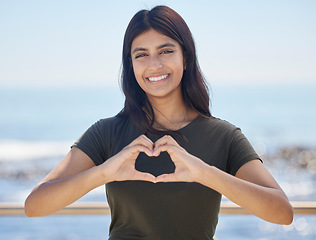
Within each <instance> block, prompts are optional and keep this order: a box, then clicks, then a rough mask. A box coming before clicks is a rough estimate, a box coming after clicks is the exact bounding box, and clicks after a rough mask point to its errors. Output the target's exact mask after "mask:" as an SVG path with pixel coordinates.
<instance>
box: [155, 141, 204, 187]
mask: <svg viewBox="0 0 316 240" xmlns="http://www.w3.org/2000/svg"><path fill="white" fill-rule="evenodd" d="M161 152H168V153H169V155H170V158H171V160H172V161H173V163H174V164H175V167H176V168H175V171H174V173H170V174H162V175H160V176H158V177H157V178H156V182H198V181H199V176H200V174H201V173H200V172H201V169H203V165H204V164H205V163H204V162H203V161H201V160H200V159H199V158H197V157H195V156H193V155H191V154H189V153H188V152H187V151H186V150H185V149H184V148H182V147H181V146H179V144H178V143H177V142H176V141H175V140H174V139H173V138H172V137H171V136H163V137H162V138H160V139H159V140H157V141H156V142H155V148H154V152H153V156H158V155H159V154H160V153H161Z"/></svg>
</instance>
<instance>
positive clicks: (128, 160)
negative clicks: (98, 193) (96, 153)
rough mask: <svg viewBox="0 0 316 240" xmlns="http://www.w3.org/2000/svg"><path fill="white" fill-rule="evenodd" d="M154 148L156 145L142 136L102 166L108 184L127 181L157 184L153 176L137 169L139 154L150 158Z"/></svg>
mask: <svg viewBox="0 0 316 240" xmlns="http://www.w3.org/2000/svg"><path fill="white" fill-rule="evenodd" d="M153 146H154V144H153V142H152V141H151V140H150V139H149V138H147V137H146V136H145V135H141V136H139V137H138V138H136V139H135V140H134V141H133V142H131V143H130V144H129V145H127V146H126V147H124V148H123V149H122V150H121V151H120V152H119V153H117V154H116V155H115V156H113V157H111V158H110V159H108V160H107V161H105V162H104V163H103V164H102V165H103V166H102V165H101V166H102V167H104V173H105V174H104V175H105V177H106V178H107V179H108V182H112V181H126V180H140V181H149V182H156V178H155V176H153V175H152V174H150V173H143V172H140V171H137V170H136V169H135V162H136V158H137V157H138V155H139V153H140V152H144V153H145V154H147V155H148V156H152V154H153Z"/></svg>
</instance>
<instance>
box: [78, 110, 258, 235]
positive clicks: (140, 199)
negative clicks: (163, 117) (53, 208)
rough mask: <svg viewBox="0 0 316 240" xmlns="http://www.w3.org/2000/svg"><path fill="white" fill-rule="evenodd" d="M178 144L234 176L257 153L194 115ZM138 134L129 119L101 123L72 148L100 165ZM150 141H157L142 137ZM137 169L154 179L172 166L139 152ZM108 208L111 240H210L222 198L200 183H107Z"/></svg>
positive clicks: (234, 132) (235, 134) (236, 134)
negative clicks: (79, 150) (149, 174)
mask: <svg viewBox="0 0 316 240" xmlns="http://www.w3.org/2000/svg"><path fill="white" fill-rule="evenodd" d="M179 132H180V133H181V134H183V136H184V137H185V138H184V137H179V135H177V136H178V138H177V139H178V142H179V144H180V145H181V146H182V147H183V148H184V149H186V151H187V152H189V153H190V154H192V155H194V156H196V157H198V158H200V159H201V160H203V161H204V162H206V163H207V164H209V165H213V166H216V167H217V168H219V169H221V170H223V171H225V172H227V173H230V174H232V175H235V174H236V172H237V170H238V169H239V168H240V167H241V166H242V165H243V164H245V163H246V162H248V161H251V160H253V159H258V158H259V157H258V155H257V154H256V152H255V151H254V149H253V148H252V146H251V145H250V143H249V142H248V140H247V139H246V138H245V136H244V135H243V134H242V133H241V131H240V129H239V128H236V127H235V126H233V125H231V124H230V123H228V122H226V121H223V120H220V119H217V118H214V117H209V118H206V117H203V116H198V117H197V118H196V119H195V120H193V121H192V122H191V123H190V124H188V125H187V126H185V127H183V128H182V129H180V130H179ZM141 134H143V133H142V132H141V131H140V130H139V129H138V128H137V127H136V126H135V125H134V124H133V123H132V122H131V121H130V120H129V119H128V118H123V117H113V118H107V119H102V120H100V121H98V122H96V123H95V124H94V125H92V126H91V127H90V128H89V129H88V130H87V131H86V132H85V133H84V134H83V135H82V136H81V137H80V138H79V139H78V140H77V142H76V143H75V144H74V145H73V146H75V147H77V148H79V149H81V150H82V151H83V152H85V153H86V154H87V155H88V156H89V157H90V158H91V159H92V160H93V161H94V163H95V164H96V165H100V164H102V163H103V162H104V161H106V160H107V159H108V158H110V157H111V156H113V155H115V154H116V153H118V152H119V151H120V150H121V149H122V148H124V147H125V146H126V145H128V144H129V143H131V142H132V141H133V140H134V139H135V138H137V137H138V136H139V135H141ZM147 136H148V137H149V138H150V139H151V140H152V141H153V142H155V141H156V140H157V139H158V138H159V137H157V136H151V135H147ZM135 167H136V169H138V170H139V171H143V172H149V173H151V174H153V175H155V176H158V175H160V174H163V173H171V172H173V171H174V169H175V166H174V164H173V162H172V161H171V159H170V157H169V155H168V154H167V153H166V152H164V153H161V154H160V156H158V157H157V158H155V159H153V158H149V157H148V156H146V155H145V154H143V153H141V154H140V155H139V157H138V158H137V159H136V164H135ZM106 194H107V200H108V203H109V206H110V209H111V219H112V221H111V225H110V238H109V239H110V240H123V239H124V240H125V239H126V240H134V239H135V240H136V239H137V240H138V239H139V240H145V239H148V240H149V239H150V240H166V239H168V240H172V239H175V240H179V239H181V240H185V239H188V240H194V239H196V240H204V239H205V240H206V239H208V240H210V239H212V238H213V236H214V233H215V229H216V225H217V222H218V213H219V209H220V201H221V194H219V193H218V192H216V191H214V190H212V189H210V188H208V187H205V186H203V185H201V184H199V183H185V182H176V183H156V184H154V183H151V182H145V181H123V182H111V183H108V184H106Z"/></svg>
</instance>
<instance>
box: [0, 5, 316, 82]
mask: <svg viewBox="0 0 316 240" xmlns="http://www.w3.org/2000/svg"><path fill="white" fill-rule="evenodd" d="M157 4H164V5H168V6H170V7H172V8H173V9H175V10H176V11H177V12H178V13H179V14H180V15H181V16H182V17H183V18H184V19H185V21H186V22H187V24H188V25H189V27H190V29H191V31H192V33H193V36H194V38H195V42H196V47H197V52H198V57H199V62H200V65H201V68H202V71H203V72H204V75H205V76H206V78H207V79H208V81H209V82H210V83H211V85H243V84H247V85H250V84H251V85H266V84H270V85H273V84H278V85H281V84H309V85H310V84H313V85H315V84H316V44H315V43H316V14H315V12H316V1H313V0H295V1H294V0H264V1H263V0H262V1H259V0H257V1H252V0H248V1H246V0H239V1H234V0H221V1H218V0H208V1H207V0H204V1H203V0H196V1H192V0H190V1H184V0H177V1H167V0H166V1H154V0H152V1H140V0H133V1H128V0H123V1H119V0H117V1H106V0H92V1H88V0H86V1H82V0H63V1H62V0H56V1H43V0H42V1H40V0H29V1H22V0H13V1H0V33H1V37H0V87H54V86H56V87H69V86H97V87H98V86H110V85H111V86H112V85H113V86H117V84H118V78H119V70H120V65H121V48H122V40H123V35H124V31H125V29H126V26H127V24H128V22H129V20H130V19H131V17H132V16H133V15H134V14H135V13H136V12H137V11H138V10H140V9H143V8H147V9H148V8H150V7H153V6H155V5H157Z"/></svg>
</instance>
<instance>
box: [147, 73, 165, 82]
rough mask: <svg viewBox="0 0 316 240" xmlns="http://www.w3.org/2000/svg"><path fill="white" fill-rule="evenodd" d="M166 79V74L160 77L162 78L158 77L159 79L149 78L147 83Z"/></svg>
mask: <svg viewBox="0 0 316 240" xmlns="http://www.w3.org/2000/svg"><path fill="white" fill-rule="evenodd" d="M167 77H168V74H166V75H162V76H160V77H149V78H148V79H149V81H151V82H156V81H160V80H162V79H165V78H167Z"/></svg>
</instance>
